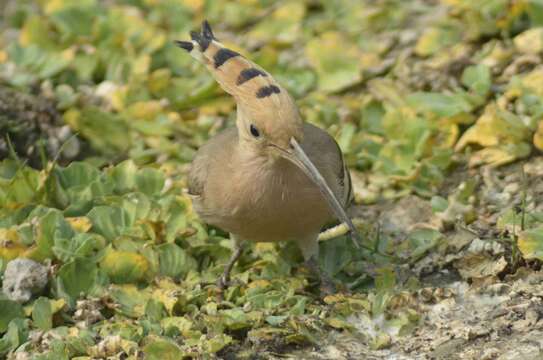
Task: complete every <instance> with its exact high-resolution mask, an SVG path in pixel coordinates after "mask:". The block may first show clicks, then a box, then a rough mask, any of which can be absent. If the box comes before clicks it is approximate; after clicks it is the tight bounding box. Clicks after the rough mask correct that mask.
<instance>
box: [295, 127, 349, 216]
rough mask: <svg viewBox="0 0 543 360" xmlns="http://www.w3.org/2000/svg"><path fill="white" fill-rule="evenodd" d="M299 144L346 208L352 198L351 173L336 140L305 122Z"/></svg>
mask: <svg viewBox="0 0 543 360" xmlns="http://www.w3.org/2000/svg"><path fill="white" fill-rule="evenodd" d="M301 145H302V148H303V149H304V151H305V152H306V154H307V156H308V157H309V159H310V160H311V161H312V162H313V163H314V164H315V167H317V169H318V170H319V172H320V173H321V174H322V176H323V177H324V179H325V180H326V183H327V184H328V186H329V187H330V189H331V190H332V191H333V192H334V195H335V196H336V197H337V199H338V200H339V201H340V202H341V203H342V205H343V206H344V208H347V207H348V206H349V205H350V204H351V203H352V201H353V198H354V196H353V188H352V182H351V174H350V173H349V169H348V168H347V166H346V165H345V161H344V159H343V154H342V152H341V149H340V148H339V145H338V143H337V142H336V140H335V139H334V138H333V137H332V136H331V135H330V134H328V133H327V132H326V131H324V130H322V129H321V128H319V127H316V126H314V125H311V124H309V123H305V124H304V141H303V142H302V144H301Z"/></svg>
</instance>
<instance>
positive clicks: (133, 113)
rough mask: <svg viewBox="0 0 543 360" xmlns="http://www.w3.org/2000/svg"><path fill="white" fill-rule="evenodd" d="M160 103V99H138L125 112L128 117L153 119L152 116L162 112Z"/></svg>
mask: <svg viewBox="0 0 543 360" xmlns="http://www.w3.org/2000/svg"><path fill="white" fill-rule="evenodd" d="M162 108H163V106H162V104H161V103H160V101H157V100H151V101H138V102H135V103H133V104H131V105H130V106H128V108H127V109H126V114H127V115H128V116H129V117H130V118H136V119H144V120H154V118H155V117H156V116H157V115H158V114H160V113H161V112H162Z"/></svg>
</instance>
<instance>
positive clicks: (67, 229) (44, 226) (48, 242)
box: [35, 209, 74, 260]
mask: <svg viewBox="0 0 543 360" xmlns="http://www.w3.org/2000/svg"><path fill="white" fill-rule="evenodd" d="M73 234H74V231H73V230H72V228H71V226H70V224H68V222H67V221H66V220H64V216H62V213H61V212H60V211H58V210H57V209H47V210H46V213H45V215H44V216H43V217H42V218H41V219H40V222H39V226H38V231H37V236H36V245H37V254H36V255H35V257H36V258H37V259H38V260H42V259H45V258H49V257H52V256H53V254H54V253H53V247H54V244H55V238H68V239H69V238H71V237H72V236H73Z"/></svg>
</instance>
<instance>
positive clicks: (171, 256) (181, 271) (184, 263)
mask: <svg viewBox="0 0 543 360" xmlns="http://www.w3.org/2000/svg"><path fill="white" fill-rule="evenodd" d="M157 251H158V256H159V271H160V274H161V275H164V276H171V277H173V278H177V277H184V276H185V275H186V274H187V273H188V272H189V271H190V270H192V269H195V268H196V267H197V263H196V260H194V259H193V258H192V257H191V256H190V255H188V254H187V253H186V252H185V250H183V249H181V248H180V247H179V246H177V245H176V244H163V245H160V246H158V247H157Z"/></svg>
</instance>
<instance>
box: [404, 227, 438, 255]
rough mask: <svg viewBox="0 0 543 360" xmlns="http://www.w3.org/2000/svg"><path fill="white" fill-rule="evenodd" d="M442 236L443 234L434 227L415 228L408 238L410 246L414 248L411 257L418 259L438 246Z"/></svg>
mask: <svg viewBox="0 0 543 360" xmlns="http://www.w3.org/2000/svg"><path fill="white" fill-rule="evenodd" d="M442 238H443V235H442V234H441V233H440V232H439V231H437V230H434V229H429V228H427V229H426V228H421V229H415V230H413V231H412V232H411V233H410V234H409V236H408V238H407V240H408V242H409V247H410V248H411V249H412V250H411V251H412V253H411V257H412V258H413V259H418V258H419V257H421V256H422V255H424V254H425V253H426V252H427V251H428V250H430V249H432V248H433V247H434V246H436V245H437V244H438V242H439V240H441V239H442Z"/></svg>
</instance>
